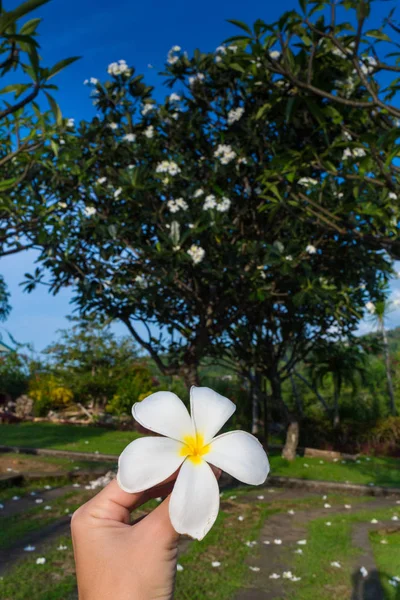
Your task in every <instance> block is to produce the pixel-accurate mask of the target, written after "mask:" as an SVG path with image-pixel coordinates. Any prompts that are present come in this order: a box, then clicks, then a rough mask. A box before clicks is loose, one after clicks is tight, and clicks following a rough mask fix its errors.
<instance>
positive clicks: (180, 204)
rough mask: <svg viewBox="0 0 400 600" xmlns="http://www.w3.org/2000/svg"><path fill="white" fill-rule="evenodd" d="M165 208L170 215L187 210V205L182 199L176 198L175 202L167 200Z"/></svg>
mask: <svg viewBox="0 0 400 600" xmlns="http://www.w3.org/2000/svg"><path fill="white" fill-rule="evenodd" d="M167 206H168V208H169V210H170V212H172V213H176V212H178V211H179V210H187V209H188V208H189V205H188V203H187V202H185V200H184V199H183V198H176V200H174V199H172V200H168V202H167Z"/></svg>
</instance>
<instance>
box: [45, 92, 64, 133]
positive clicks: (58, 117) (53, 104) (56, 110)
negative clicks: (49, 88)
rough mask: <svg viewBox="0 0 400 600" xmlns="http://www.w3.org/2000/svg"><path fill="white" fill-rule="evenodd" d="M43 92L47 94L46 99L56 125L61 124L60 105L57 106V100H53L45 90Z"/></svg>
mask: <svg viewBox="0 0 400 600" xmlns="http://www.w3.org/2000/svg"><path fill="white" fill-rule="evenodd" d="M45 94H46V96H47V100H48V101H49V104H50V107H51V110H52V111H53V114H54V118H55V120H56V123H57V125H62V114H61V110H60V107H59V106H58V104H57V102H56V101H55V100H54V98H53V96H50V94H48V93H47V92H45Z"/></svg>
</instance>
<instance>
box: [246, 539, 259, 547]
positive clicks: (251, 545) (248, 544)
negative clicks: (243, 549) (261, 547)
mask: <svg viewBox="0 0 400 600" xmlns="http://www.w3.org/2000/svg"><path fill="white" fill-rule="evenodd" d="M245 543H246V546H247V547H248V548H254V546H256V545H257V542H256V541H254V540H253V541H250V540H248V541H247V542H245Z"/></svg>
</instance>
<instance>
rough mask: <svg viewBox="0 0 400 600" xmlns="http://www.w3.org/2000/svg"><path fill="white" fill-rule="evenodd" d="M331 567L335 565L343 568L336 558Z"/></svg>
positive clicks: (337, 567)
mask: <svg viewBox="0 0 400 600" xmlns="http://www.w3.org/2000/svg"><path fill="white" fill-rule="evenodd" d="M331 567H335V568H336V569H341V568H342V565H341V564H340V562H338V561H337V560H334V561H333V562H331Z"/></svg>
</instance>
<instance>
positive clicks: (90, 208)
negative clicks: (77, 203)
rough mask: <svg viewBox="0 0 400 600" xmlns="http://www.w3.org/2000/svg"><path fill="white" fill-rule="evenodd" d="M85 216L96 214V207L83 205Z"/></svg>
mask: <svg viewBox="0 0 400 600" xmlns="http://www.w3.org/2000/svg"><path fill="white" fill-rule="evenodd" d="M83 212H84V213H85V216H86V217H93V215H95V214H96V212H97V211H96V209H95V207H94V206H85V208H84V211H83Z"/></svg>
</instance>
